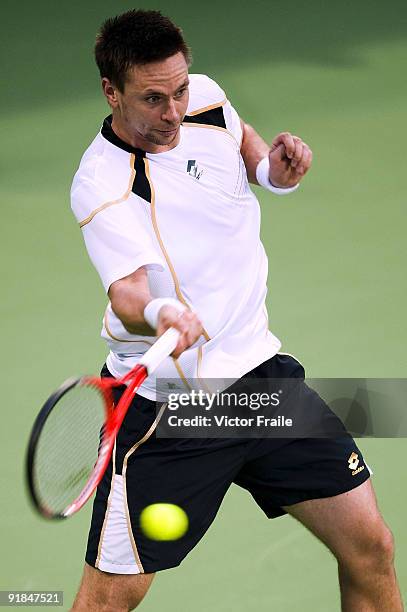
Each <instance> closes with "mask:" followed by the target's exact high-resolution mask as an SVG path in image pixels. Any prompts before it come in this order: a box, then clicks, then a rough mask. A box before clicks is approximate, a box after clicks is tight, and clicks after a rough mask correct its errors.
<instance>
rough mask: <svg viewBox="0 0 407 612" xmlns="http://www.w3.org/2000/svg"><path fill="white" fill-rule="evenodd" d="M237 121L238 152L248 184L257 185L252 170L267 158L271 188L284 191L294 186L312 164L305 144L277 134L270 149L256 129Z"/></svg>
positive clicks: (284, 133)
mask: <svg viewBox="0 0 407 612" xmlns="http://www.w3.org/2000/svg"><path fill="white" fill-rule="evenodd" d="M240 121H241V125H242V131H243V139H242V144H241V147H240V152H241V154H242V157H243V161H244V163H245V166H246V171H247V176H248V179H249V182H250V183H254V184H255V185H258V184H259V183H258V181H257V178H256V169H257V166H258V164H259V162H260V161H261V160H262V159H263V158H265V157H267V156H268V157H269V162H270V172H269V180H270V182H271V183H272V185H274V187H279V188H282V189H286V188H289V187H293V186H294V185H297V183H299V182H300V181H301V179H302V178H303V177H304V175H305V174H306V173H307V172H308V170H309V169H310V167H311V163H312V151H311V149H310V148H309V146H308V145H307V144H305V142H303V141H302V140H301V138H298V136H293V135H292V134H290V133H289V132H281V133H280V134H278V135H277V136H276V137H275V138H274V140H273V142H272V143H271V147H270V146H269V145H268V144H267V143H266V142H265V141H264V140H263V138H262V137H261V136H259V134H258V133H257V132H256V130H255V129H254V128H253V127H252V126H251V125H249V124H248V123H245V122H244V121H242V119H241V120H240Z"/></svg>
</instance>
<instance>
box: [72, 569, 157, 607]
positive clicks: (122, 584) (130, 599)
mask: <svg viewBox="0 0 407 612" xmlns="http://www.w3.org/2000/svg"><path fill="white" fill-rule="evenodd" d="M153 578H154V574H131V575H130V574H108V573H106V572H102V571H100V570H98V569H95V568H94V567H91V566H89V565H85V569H84V573H83V578H82V583H81V586H80V588H79V592H78V595H77V596H76V599H75V602H74V604H73V607H72V610H73V611H75V612H82V611H85V610H93V611H94V612H129V610H134V609H135V608H137V606H138V605H139V603H141V601H142V600H143V598H144V596H145V595H146V593H147V591H148V589H149V587H150V584H151V582H152V580H153Z"/></svg>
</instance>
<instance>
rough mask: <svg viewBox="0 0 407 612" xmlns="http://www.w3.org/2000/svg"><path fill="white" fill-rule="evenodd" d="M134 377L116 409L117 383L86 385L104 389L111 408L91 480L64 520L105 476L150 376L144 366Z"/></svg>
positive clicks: (124, 379)
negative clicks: (122, 430)
mask: <svg viewBox="0 0 407 612" xmlns="http://www.w3.org/2000/svg"><path fill="white" fill-rule="evenodd" d="M132 375H133V376H134V378H133V380H132V381H131V382H130V383H129V385H128V387H127V389H126V391H125V392H124V393H123V396H122V398H121V400H120V402H119V404H118V406H117V408H114V404H113V395H112V386H118V385H117V382H116V381H114V382H113V383H107V384H106V383H105V381H104V379H102V380H99V379H94V378H90V379H88V381H85V384H91V385H95V384H97V386H100V387H101V388H102V390H103V392H104V395H105V400H106V405H107V406H108V407H109V409H108V412H109V417H108V419H107V420H106V424H105V431H104V435H103V436H102V439H101V442H100V446H99V453H98V458H97V461H96V463H95V466H94V468H93V471H92V473H91V475H90V477H89V480H88V481H87V483H86V484H85V486H84V488H83V489H82V491H81V493H80V495H78V497H77V498H76V499H75V500H74V501H73V502H72V504H70V505H69V506H68V507H67V508H66V509H65V510H64V511H63V512H62V516H63V518H67V517H68V516H71V515H72V514H74V513H75V512H77V511H78V510H80V509H81V508H82V507H83V506H84V505H85V504H86V502H87V501H88V499H89V498H90V497H91V495H92V493H93V492H94V490H95V489H96V487H97V486H98V484H99V482H100V481H101V480H102V477H103V474H104V473H105V471H106V468H107V466H108V464H109V461H110V457H111V454H112V452H113V447H114V443H115V440H116V436H117V434H118V432H119V429H120V427H121V424H122V423H123V420H124V417H125V416H126V413H127V410H128V408H129V406H130V404H131V402H132V400H133V398H134V396H135V394H136V391H137V389H138V388H139V387H140V385H141V384H142V383H143V382H144V380H145V379H146V378H147V376H148V374H147V370H146V368H145V367H144V366H142V365H140V366H136V368H135V369H134V370H133V371H132ZM126 380H127V377H125V378H123V379H122V381H121V382H122V383H123V382H124V381H126ZM108 381H110V379H108Z"/></svg>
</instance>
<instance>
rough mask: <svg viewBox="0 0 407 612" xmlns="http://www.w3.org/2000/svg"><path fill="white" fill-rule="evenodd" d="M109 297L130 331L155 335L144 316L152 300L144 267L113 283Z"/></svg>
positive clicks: (114, 310)
mask: <svg viewBox="0 0 407 612" xmlns="http://www.w3.org/2000/svg"><path fill="white" fill-rule="evenodd" d="M109 298H110V302H111V305H112V310H113V312H114V313H115V315H116V316H117V317H118V318H119V319H120V321H121V322H122V323H123V325H124V327H125V328H126V329H127V331H128V332H130V333H131V334H137V335H141V336H154V335H155V330H154V329H152V328H151V327H150V326H149V325H148V323H147V322H146V320H145V318H144V309H145V307H146V306H147V304H148V303H149V302H150V301H151V300H152V297H151V295H150V290H149V286H148V281H147V272H146V270H145V269H144V268H140V269H139V270H137V271H136V272H134V273H133V274H131V275H130V276H127V277H126V278H123V279H121V280H118V281H116V282H114V283H112V285H111V286H110V289H109Z"/></svg>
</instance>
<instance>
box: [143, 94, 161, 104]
mask: <svg viewBox="0 0 407 612" xmlns="http://www.w3.org/2000/svg"><path fill="white" fill-rule="evenodd" d="M159 99H160V98H159V97H158V96H149V97H148V98H146V101H147V102H148V103H149V104H155V103H156V102H158V101H159Z"/></svg>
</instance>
